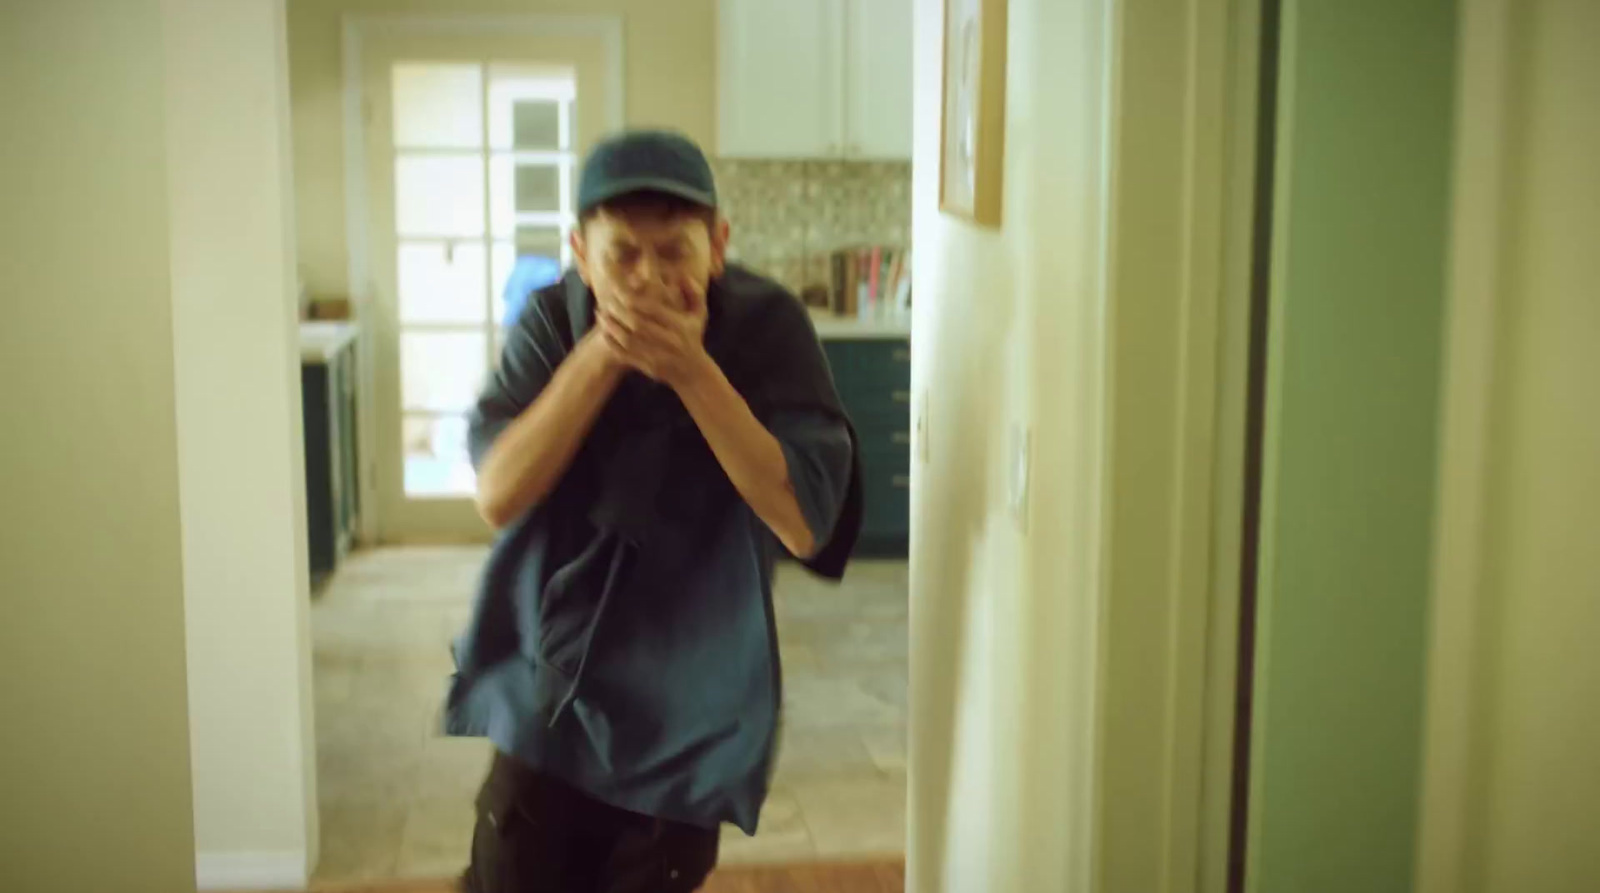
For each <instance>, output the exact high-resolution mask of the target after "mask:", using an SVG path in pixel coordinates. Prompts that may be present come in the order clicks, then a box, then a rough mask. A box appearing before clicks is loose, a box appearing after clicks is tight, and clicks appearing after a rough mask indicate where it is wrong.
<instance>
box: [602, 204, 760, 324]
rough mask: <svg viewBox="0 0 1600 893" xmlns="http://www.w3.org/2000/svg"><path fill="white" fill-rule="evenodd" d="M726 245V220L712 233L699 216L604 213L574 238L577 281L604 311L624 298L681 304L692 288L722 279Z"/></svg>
mask: <svg viewBox="0 0 1600 893" xmlns="http://www.w3.org/2000/svg"><path fill="white" fill-rule="evenodd" d="M727 245H728V224H727V222H726V221H724V220H720V219H719V220H718V221H717V222H716V224H715V227H714V228H713V227H708V226H707V225H706V221H705V220H704V219H703V218H702V217H699V216H697V215H693V214H678V215H669V214H665V213H661V212H652V211H651V210H650V209H640V210H636V211H635V210H628V211H618V212H613V211H610V210H606V209H601V210H600V212H599V213H597V214H596V215H595V216H594V217H593V218H592V219H590V220H589V222H588V223H587V224H586V225H584V226H582V227H580V228H579V229H577V230H575V231H574V232H573V234H572V253H573V257H574V258H575V259H576V260H577V265H578V275H580V276H582V277H583V281H584V282H585V283H586V284H588V286H589V287H590V288H591V289H593V290H594V293H595V299H596V300H597V301H599V302H600V304H601V305H602V306H604V305H606V304H609V303H612V302H615V301H617V300H619V299H621V298H624V297H627V298H634V299H640V298H646V297H650V296H656V295H667V296H670V297H671V299H672V300H673V301H680V300H681V295H682V292H683V289H684V287H685V286H689V285H693V286H696V287H698V288H699V289H701V290H702V291H703V290H704V289H705V288H706V287H707V286H708V285H709V284H710V282H711V279H712V277H714V276H719V275H721V274H722V269H723V265H724V262H725V256H726V249H727Z"/></svg>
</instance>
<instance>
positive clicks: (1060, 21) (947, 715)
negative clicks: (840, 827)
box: [909, 0, 1110, 893]
mask: <svg viewBox="0 0 1600 893" xmlns="http://www.w3.org/2000/svg"><path fill="white" fill-rule="evenodd" d="M1008 5H1009V7H1010V28H1009V35H1010V36H1009V41H1008V43H1009V52H1008V55H1009V66H1008V71H1007V88H1008V99H1007V106H1006V112H1007V116H1006V117H1007V121H1006V148H1005V164H1006V181H1005V193H1004V205H1005V207H1004V221H1005V222H1004V227H1003V228H1002V229H1001V230H1000V231H988V230H982V229H977V228H974V227H972V226H971V225H969V224H966V223H963V222H960V221H957V220H955V219H952V218H950V217H948V216H945V215H943V214H941V213H940V212H939V210H938V189H939V186H938V169H939V157H938V147H939V144H940V140H939V138H938V131H939V120H940V71H941V69H942V62H941V37H942V32H943V19H942V16H943V9H944V4H943V3H942V2H941V0H917V5H916V32H915V33H916V41H915V45H916V49H915V66H916V78H915V81H916V89H915V131H916V149H915V158H914V170H915V173H914V181H913V205H914V222H913V235H912V238H913V241H914V242H915V243H916V245H917V253H916V261H915V262H916V265H917V267H916V270H915V278H916V281H917V297H916V302H915V311H914V312H915V320H914V327H913V328H914V335H913V378H914V387H915V390H916V393H917V394H918V398H917V399H919V400H921V399H924V398H925V399H926V400H927V405H928V423H929V428H928V433H927V437H928V444H927V448H928V460H929V461H928V463H927V464H919V465H917V466H916V467H915V469H914V475H915V477H916V484H915V490H914V492H915V497H914V504H913V506H912V514H913V518H912V531H913V533H912V555H911V590H912V604H911V643H912V646H911V698H912V711H911V713H912V729H911V778H910V829H909V831H910V840H909V873H910V886H909V889H914V890H917V891H920V893H934V891H946V890H948V891H969V890H983V891H991V893H1004V891H1040V890H1084V889H1088V883H1089V878H1090V859H1089V848H1090V837H1091V833H1090V821H1091V813H1092V797H1093V790H1092V781H1091V776H1092V759H1093V755H1092V739H1093V732H1094V709H1095V707H1094V704H1095V701H1094V697H1093V694H1094V685H1095V667H1096V661H1097V652H1096V638H1097V622H1098V618H1097V608H1096V602H1097V598H1098V586H1099V583H1098V576H1099V575H1098V567H1099V561H1098V552H1099V529H1100V522H1099V518H1100V507H1099V498H1098V487H1099V470H1100V465H1101V456H1100V448H1099V444H1100V443H1101V441H1102V435H1103V431H1104V427H1103V425H1104V422H1103V411H1102V409H1103V408H1102V405H1101V397H1100V394H1101V392H1102V386H1103V380H1102V368H1103V361H1104V321H1103V318H1102V317H1103V300H1102V295H1103V287H1102V277H1103V275H1104V272H1105V271H1104V268H1103V264H1102V260H1101V258H1102V254H1103V244H1104V239H1105V224H1104V220H1103V215H1104V210H1105V206H1104V195H1105V188H1106V184H1105V177H1104V171H1105V168H1104V159H1103V157H1102V145H1103V143H1104V141H1105V139H1106V136H1107V134H1106V127H1107V124H1106V110H1105V105H1104V102H1105V93H1106V90H1107V87H1108V70H1109V64H1110V60H1109V59H1108V57H1107V35H1108V30H1107V29H1108V27H1109V24H1110V23H1109V21H1108V19H1107V15H1108V11H1107V9H1106V4H1104V3H1102V2H1096V0H1011V2H1010V3H1009V4H1008ZM1013 423H1016V424H1019V425H1030V426H1031V427H1032V429H1033V440H1032V451H1033V454H1034V455H1035V456H1036V457H1039V458H1038V460H1037V461H1036V462H1035V463H1034V465H1033V484H1032V495H1031V499H1030V501H1029V512H1028V517H1027V518H1026V526H1025V527H1024V526H1023V525H1022V524H1020V523H1019V522H1018V521H1017V520H1015V519H1013V518H1012V517H1011V515H1010V513H1009V512H1008V510H1007V507H1006V506H1007V501H1006V487H1005V481H1006V479H1007V468H1008V464H1009V463H1008V453H1009V441H1010V438H1009V436H1008V430H1009V428H1010V426H1011V425H1012V424H1013Z"/></svg>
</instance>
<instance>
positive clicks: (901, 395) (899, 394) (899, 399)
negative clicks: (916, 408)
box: [889, 391, 911, 403]
mask: <svg viewBox="0 0 1600 893" xmlns="http://www.w3.org/2000/svg"><path fill="white" fill-rule="evenodd" d="M889 396H890V397H892V398H893V399H894V402H896V403H910V402H911V392H910V391H895V392H894V393H893V394H890V395H889Z"/></svg>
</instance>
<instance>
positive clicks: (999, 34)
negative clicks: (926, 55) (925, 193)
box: [939, 0, 1006, 227]
mask: <svg viewBox="0 0 1600 893" xmlns="http://www.w3.org/2000/svg"><path fill="white" fill-rule="evenodd" d="M943 79H944V114H943V116H942V119H941V124H940V128H939V131H940V134H939V135H940V138H941V140H942V141H943V144H942V145H941V146H940V149H939V207H940V209H941V210H943V211H945V212H946V213H949V214H955V215H957V216H960V217H965V218H967V219H969V220H972V221H974V222H976V223H979V224H982V225H984V226H991V227H998V226H999V225H1000V191H1001V186H1002V182H1003V176H1002V174H1003V172H1004V167H1005V166H1004V161H1005V129H1006V128H1005V104H1006V0H944V78H943Z"/></svg>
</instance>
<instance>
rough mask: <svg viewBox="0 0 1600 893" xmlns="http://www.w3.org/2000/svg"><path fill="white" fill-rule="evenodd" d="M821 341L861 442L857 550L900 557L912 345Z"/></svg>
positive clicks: (907, 485) (900, 340) (906, 514)
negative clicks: (860, 495)
mask: <svg viewBox="0 0 1600 893" xmlns="http://www.w3.org/2000/svg"><path fill="white" fill-rule="evenodd" d="M822 345H823V349H824V351H826V353H827V356H828V365H829V366H831V367H832V369H833V379H834V384H835V386H836V387H837V388H838V390H839V397H840V399H841V400H843V401H844V406H845V411H846V412H848V413H849V414H850V420H851V421H852V422H853V423H854V424H855V427H856V435H857V436H858V437H859V438H860V442H861V482H862V490H863V492H862V496H863V500H862V520H861V537H860V539H859V540H858V542H857V546H856V554H857V555H859V556H862V557H878V558H904V557H905V556H906V554H907V546H908V543H909V537H910V532H911V343H910V341H909V339H907V338H905V337H904V336H889V337H875V336H868V337H853V338H825V339H824V340H823V342H822Z"/></svg>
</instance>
